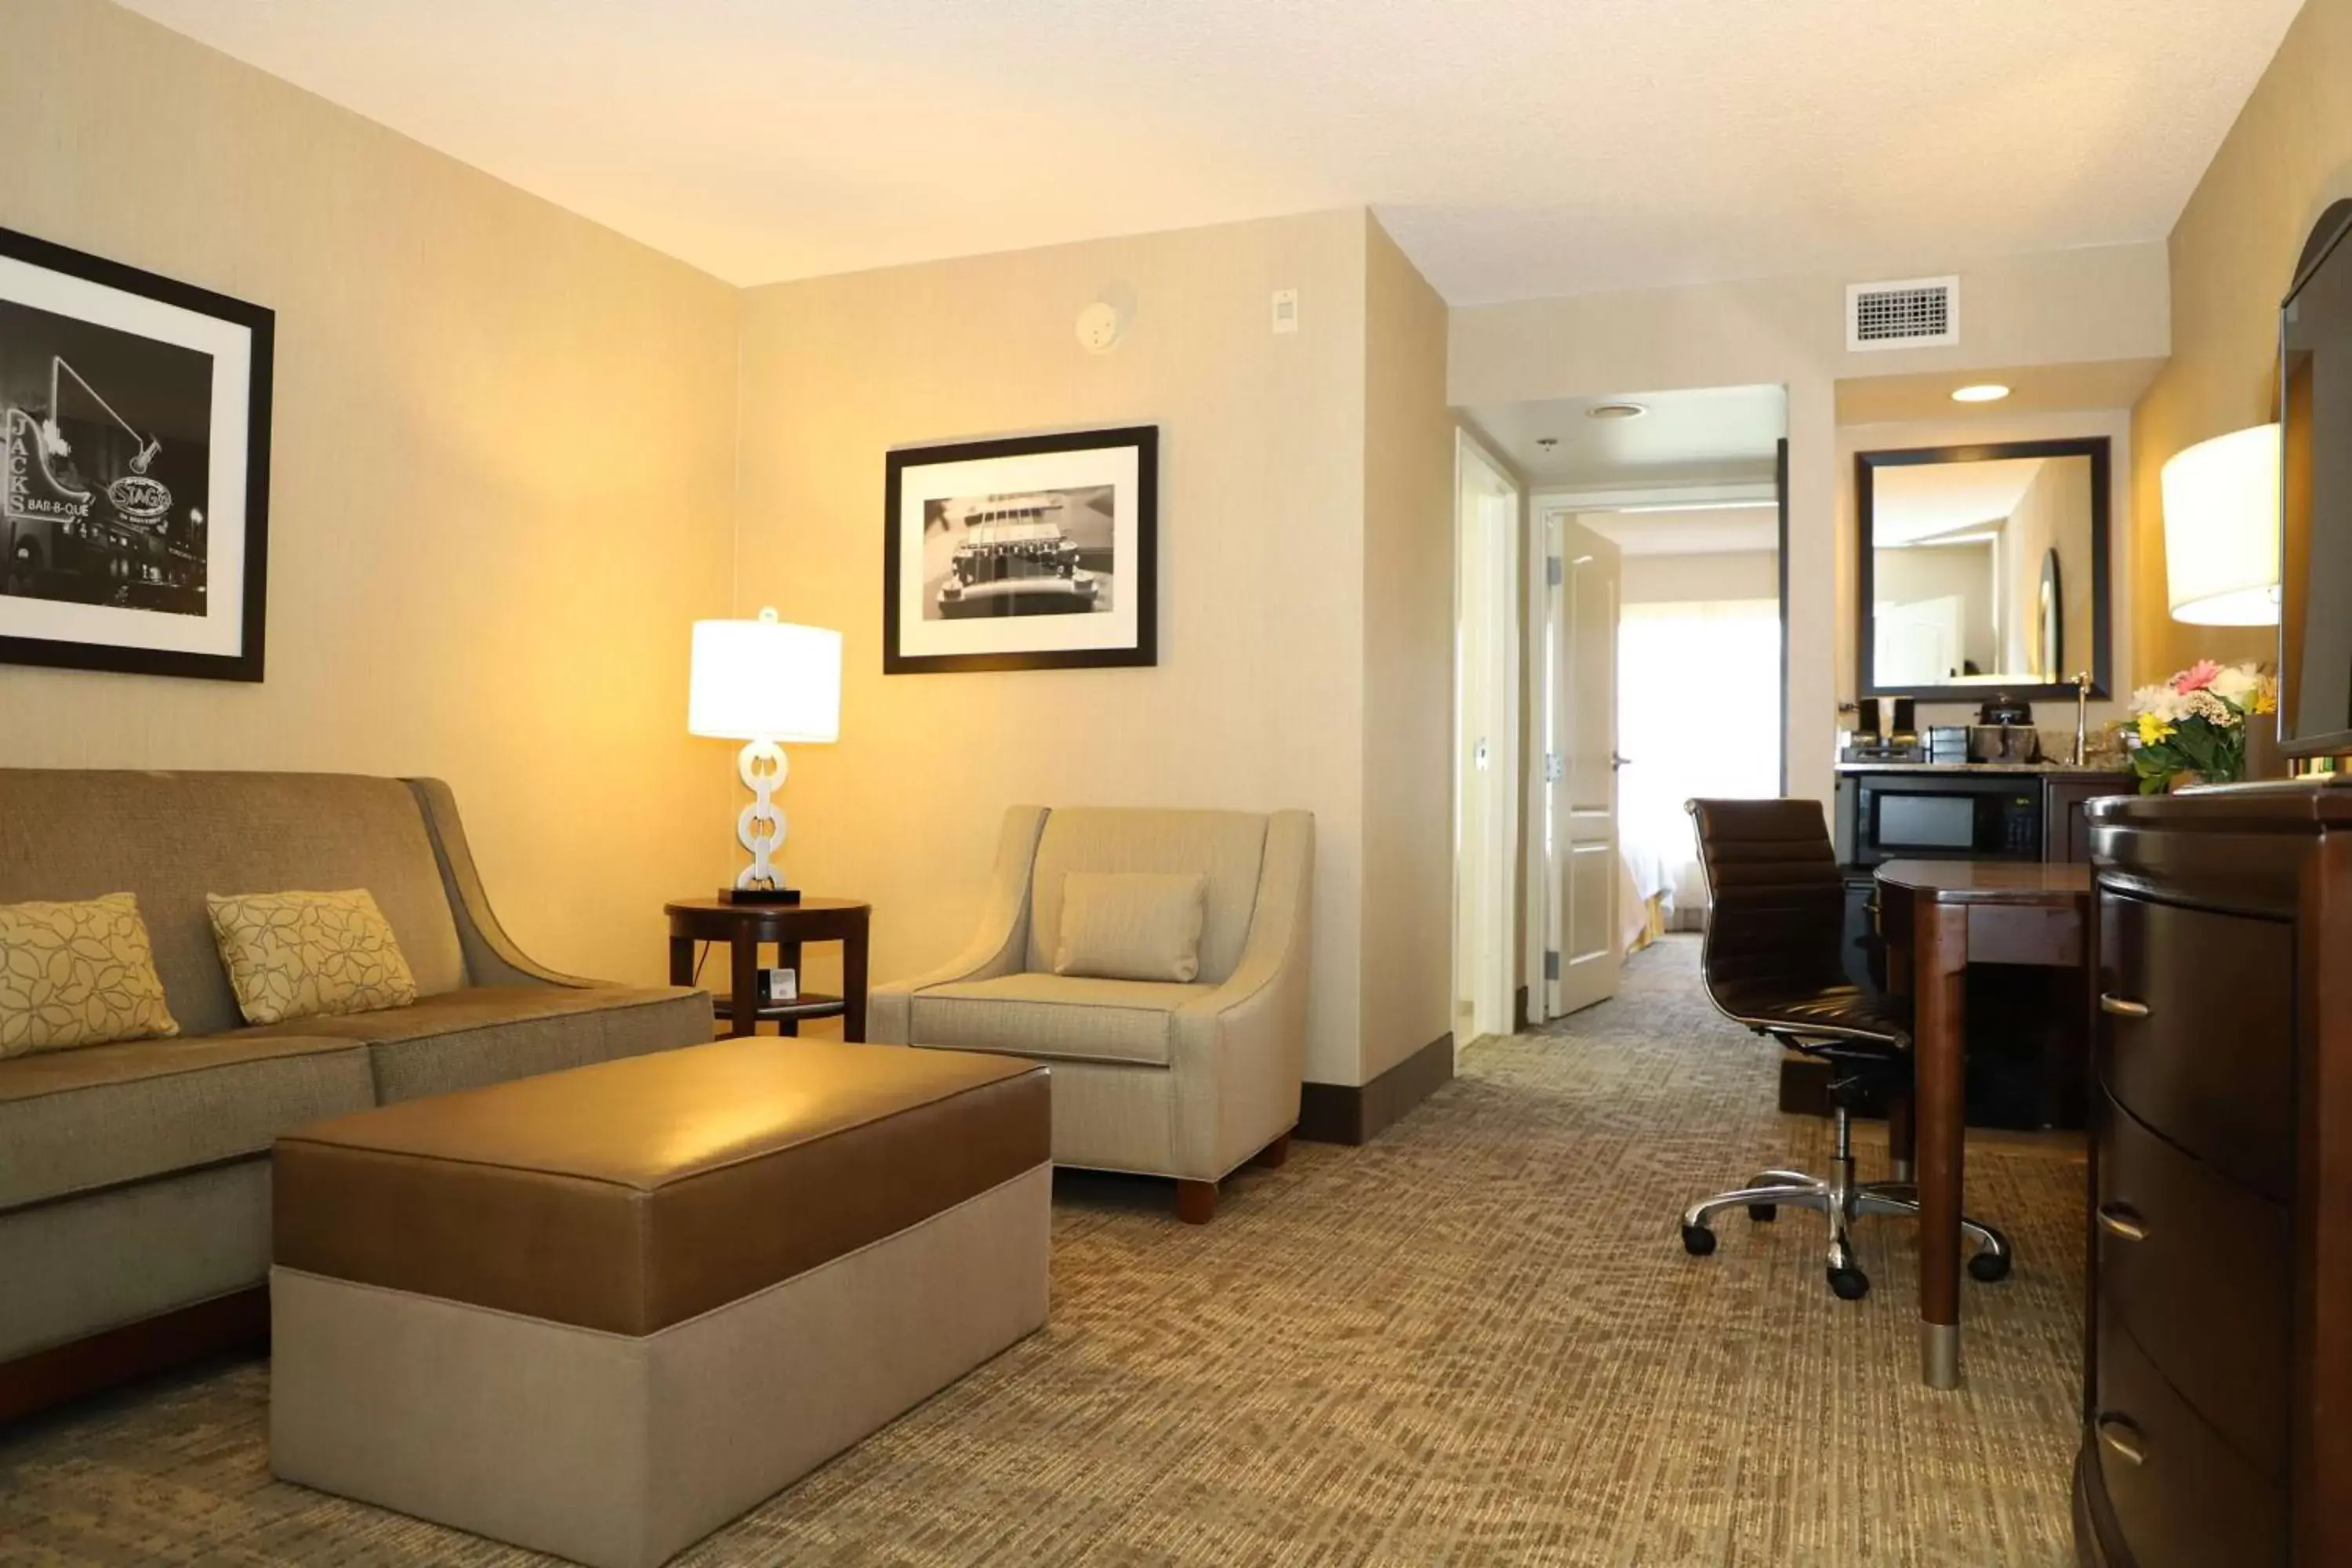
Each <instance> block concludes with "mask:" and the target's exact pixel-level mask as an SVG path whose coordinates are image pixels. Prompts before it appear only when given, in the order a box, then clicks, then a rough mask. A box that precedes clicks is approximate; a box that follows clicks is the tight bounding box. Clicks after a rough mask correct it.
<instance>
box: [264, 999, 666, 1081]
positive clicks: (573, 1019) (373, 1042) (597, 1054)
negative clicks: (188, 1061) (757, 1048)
mask: <svg viewBox="0 0 2352 1568" xmlns="http://www.w3.org/2000/svg"><path fill="white" fill-rule="evenodd" d="M238 1034H239V1035H240V1036H241V1037H268V1036H274V1035H279V1034H285V1035H327V1036H332V1037H335V1038H337V1039H344V1040H356V1041H362V1042H364V1043H365V1044H366V1046H367V1048H368V1050H369V1053H370V1054H371V1056H372V1057H373V1060H374V1067H375V1095H376V1100H378V1101H379V1102H380V1103H382V1104H385V1105H389V1104H391V1103H392V1102H393V1101H394V1100H415V1099H417V1098H418V1097H420V1096H422V1095H428V1094H450V1093H454V1092H455V1091H457V1090H458V1089H478V1088H480V1087H481V1086H483V1085H484V1084H490V1083H499V1082H503V1081H504V1080H506V1079H510V1078H528V1077H530V1076H532V1075H534V1074H538V1073H543V1072H561V1071H562V1070H563V1069H564V1068H576V1067H586V1066H588V1065H589V1064H590V1063H592V1062H604V1061H612V1060H614V1059H615V1058H620V1057H634V1056H642V1055H644V1054H645V1053H646V1052H647V1051H662V1050H668V1049H671V1048H672V1047H677V1046H693V1045H702V1044H706V1043H708V1042H709V1039H710V1035H711V1022H710V998H709V995H708V994H706V993H703V992H700V991H694V990H689V989H688V988H687V987H685V986H678V985H658V986H630V985H578V986H572V985H468V986H466V987H464V988H462V989H460V990H457V991H445V992H442V993H441V994H439V995H436V996H422V997H419V998H418V999H417V1000H416V1001H415V1003H414V1004H413V1005H409V1006H406V1007H392V1008H387V1009H385V1010H383V1011H382V1012H377V1013H347V1014H343V1015H341V1016H335V1017H326V1018H298V1019H290V1020H289V1021H288V1022H286V1023H283V1024H271V1025H268V1026H264V1027H261V1028H257V1029H244V1030H239V1031H238Z"/></svg>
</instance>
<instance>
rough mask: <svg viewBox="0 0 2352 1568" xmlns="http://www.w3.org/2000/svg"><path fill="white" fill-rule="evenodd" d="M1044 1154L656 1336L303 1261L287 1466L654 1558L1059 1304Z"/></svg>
mask: <svg viewBox="0 0 2352 1568" xmlns="http://www.w3.org/2000/svg"><path fill="white" fill-rule="evenodd" d="M1052 1192H1053V1188H1052V1176H1051V1171H1050V1168H1049V1167H1047V1166H1045V1165H1039V1166H1037V1167H1035V1168H1034V1169H1033V1170H1030V1171H1028V1172H1026V1173H1023V1174H1021V1175H1019V1176H1016V1177H1014V1178H1013V1180H1011V1181H1009V1182H1006V1183H1004V1184H1002V1185H1000V1186H997V1187H994V1188H992V1189H991V1190H989V1191H988V1192H985V1193H982V1194H980V1195H979V1196H977V1197H974V1198H971V1199H968V1200H967V1201H965V1202H963V1203H961V1204H959V1205H957V1206H955V1207H954V1208H951V1209H949V1210H947V1211H946V1212H944V1213H942V1214H939V1215H933V1216H932V1217H930V1218H929V1219H927V1220H924V1221H922V1222H921V1223H920V1224H918V1225H914V1226H908V1228H907V1229H905V1230H902V1231H899V1232H898V1233H897V1234H896V1235H893V1236H890V1237H886V1238H885V1239H883V1240H881V1241H878V1242H876V1243H875V1244H874V1245H872V1246H870V1247H865V1248H863V1249H861V1250H859V1251H856V1252H853V1253H850V1254H848V1255H846V1256H845V1257H842V1258H835V1259H834V1260H833V1261H832V1262H830V1263H827V1264H824V1266H822V1267H821V1268H814V1269H811V1270H810V1271H808V1272H807V1273H805V1274H802V1275H799V1276H797V1277H796V1278H794V1279H787V1280H784V1281H783V1282H782V1283H781V1284H778V1285H774V1286H772V1287H770V1288H769V1289H765V1290H762V1291H760V1292H759V1293H757V1294H756V1295H751V1296H747V1297H745V1298H744V1299H743V1300H739V1301H734V1302H730V1304H728V1305H727V1306H724V1307H720V1308H719V1309H717V1310H713V1311H710V1312H706V1313H704V1314H703V1315H702V1316H700V1317H698V1318H693V1319H689V1320H688V1321H685V1322H682V1323H677V1324H674V1325H672V1326H671V1327H669V1328H667V1329H664V1330H662V1331H659V1332H657V1333H655V1334H651V1335H647V1336H646V1337H644V1338H642V1339H639V1338H632V1337H630V1336H627V1335H622V1334H612V1333H603V1332H598V1331H593V1330H588V1329H581V1328H575V1327H572V1326H571V1325H568V1324H563V1323H554V1322H549V1321H543V1320H541V1319H537V1318H523V1317H517V1316H514V1315H512V1314H509V1313H504V1312H497V1311H491V1310H486V1309H483V1308H479V1307H473V1306H467V1305H464V1304H462V1303H458V1302H455V1301H446V1300H439V1299H437V1298H434V1297H428V1296H417V1295H411V1294H407V1293H405V1292H402V1291H397V1290H385V1289H378V1288H376V1287H373V1286H366V1285H354V1284H351V1283H349V1282H347V1281H343V1280H339V1279H326V1278H324V1277H322V1276H320V1275H316V1274H309V1273H304V1272H301V1271H299V1270H296V1269H291V1268H277V1269H274V1270H273V1271H272V1272H271V1275H270V1281H269V1290H270V1310H271V1335H272V1341H273V1350H272V1358H271V1368H270V1401H269V1426H270V1433H269V1455H270V1468H271V1469H272V1470H274V1471H275V1472H276V1473H277V1474H278V1476H279V1477H281V1478H283V1479H287V1480H289V1481H297V1482H299V1483H301V1484H302V1485H305V1486H311V1487H317V1488H319V1489H321V1490H323V1491H330V1492H335V1493H339V1494H341V1495H342V1496H344V1497H350V1498H356V1499H359V1500H362V1501H363V1502H371V1503H376V1504H380V1505H381V1506H383V1507H385V1508H391V1509H397V1510H400V1511H402V1512H404V1513H410V1514H415V1515H416V1516H417V1517H418V1518H421V1519H428V1520H432V1521H436V1522H438V1523H442V1524H449V1525H455V1526H457V1528H458V1529H461V1530H467V1531H473V1532H474V1533H475V1534H478V1535H486V1536H490V1537H492V1538H494V1539H497V1540H499V1541H506V1542H512V1543H514V1544H516V1545H519V1546H528V1547H531V1548H534V1549H536V1550H538V1551H541V1552H555V1553H558V1554H560V1555H562V1556H565V1557H571V1558H574V1559H576V1560H578V1561H580V1562H582V1563H590V1564H593V1565H594V1568H650V1565H651V1564H654V1563H661V1562H663V1561H664V1560H666V1559H667V1558H668V1557H670V1556H671V1555H672V1554H674V1553H676V1552H678V1551H680V1550H682V1549H683V1548H685V1547H687V1546H688V1545H690V1544H692V1543H693V1542H695V1541H697V1540H698V1539H700V1538H701V1537H702V1536H704V1535H707V1534H708V1533H709V1532H710V1531H712V1530H715V1529H717V1528H718V1527H719V1525H722V1524H724V1523H726V1522H727V1521H729V1520H731V1519H733V1518H735V1517H736V1516H737V1515H739V1514H740V1513H742V1512H743V1511H744V1510H747V1509H749V1508H751V1506H752V1505H754V1504H756V1503H758V1502H760V1501H761V1500H762V1499H764V1498H766V1497H768V1496H769V1495H770V1494H772V1493H773V1492H775V1491H777V1490H778V1489H781V1488H782V1487H784V1486H786V1485H788V1484H790V1483H791V1482H793V1480H795V1479H799V1478H800V1477H801V1476H803V1475H805V1474H806V1473H807V1472H808V1471H810V1470H812V1469H814V1468H816V1467H817V1466H818V1465H820V1464H823V1463H824V1461H825V1460H826V1459H828V1458H832V1457H833V1456H834V1455H835V1454H837V1453H839V1452H841V1451H842V1450H843V1449H844V1448H846V1447H849V1446H850V1445H851V1444H853V1443H856V1441H857V1440H858V1439H859V1438H861V1437H863V1436H866V1435H867V1434H868V1433H870V1432H873V1431H874V1430H876V1429H877V1428H878V1427H880V1426H883V1425H884V1424H886V1423H887V1422H888V1421H889V1420H891V1419H892V1418H893V1417H894V1416H897V1415H899V1414H900V1413H902V1412H904V1411H906V1410H908V1409H910V1408H912V1407H913V1406H914V1405H919V1404H920V1403H921V1402H922V1401H923V1400H925V1399H926V1398H928V1397H929V1396H930V1395H931V1394H936V1393H938V1392H939V1391H940V1389H942V1388H944V1387H946V1386H947V1385H948V1384H950V1383H953V1382H954V1381H955V1380H956V1379H957V1378H959V1377H961V1376H962V1375H963V1374H964V1373H967V1372H970V1371H971V1369H972V1368H973V1367H975V1366H978V1365H979V1364H980V1363H982V1362H983V1361H986V1360H987V1359H988V1358H989V1357H991V1356H992V1355H994V1354H995V1353H996V1352H999V1351H1001V1350H1003V1349H1004V1348H1005V1347H1006V1346H1007V1345H1010V1344H1012V1343H1013V1342H1014V1341H1016V1340H1018V1339H1020V1338H1021V1337H1022V1336H1023V1335H1024V1334H1027V1333H1029V1332H1031V1331H1033V1330H1034V1329H1036V1328H1038V1327H1040V1326H1041V1325H1043V1324H1044V1322H1045V1307H1046V1289H1047V1287H1046V1268H1047V1248H1048V1241H1049V1235H1050V1229H1051V1223H1052V1222H1051V1200H1052Z"/></svg>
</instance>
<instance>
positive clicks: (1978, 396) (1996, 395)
mask: <svg viewBox="0 0 2352 1568" xmlns="http://www.w3.org/2000/svg"><path fill="white" fill-rule="evenodd" d="M2008 395H2009V388H2007V387H2005V386H2003V385H2001V384H2000V383H1999V382H1997V381H1988V382H1983V383H1981V384H1978V385H1975V386H1964V387H1962V388H1960V389H1959V390H1958V392H1955V393H1954V394H1952V401H1953V402H1955V403H1999V402H2000V400H2001V399H2002V398H2004V397H2007V396H2008Z"/></svg>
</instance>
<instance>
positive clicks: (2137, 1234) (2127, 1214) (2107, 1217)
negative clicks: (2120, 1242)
mask: <svg viewBox="0 0 2352 1568" xmlns="http://www.w3.org/2000/svg"><path fill="white" fill-rule="evenodd" d="M2099 1228H2100V1229H2101V1230H2104V1231H2105V1232H2106V1233H2107V1234H2108V1235H2109V1236H2119V1237H2123V1238H2124V1239H2125V1240H2126V1241H2146V1240H2147V1221H2146V1220H2143V1219H2142V1218H2140V1216H2139V1215H2138V1214H2137V1211H2135V1210H2134V1209H2133V1208H2132V1207H2131V1205H2128V1204H2101V1205H2099Z"/></svg>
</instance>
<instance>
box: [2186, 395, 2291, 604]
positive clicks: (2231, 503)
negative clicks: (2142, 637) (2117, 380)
mask: <svg viewBox="0 0 2352 1568" xmlns="http://www.w3.org/2000/svg"><path fill="white" fill-rule="evenodd" d="M2164 570H2165V580H2166V584H2165V585H2166V588H2167V595H2166V596H2167V598H2168V600H2169V601H2170V603H2171V606H2172V618H2173V619H2174V620H2176V621H2188V622H2189V623H2191V624H2193V625H2197V626H2275V625H2277V624H2278V616H2279V427H2278V426H2275V425H2256V426H2252V427H2250V428H2248V429H2244V430H2234V431H2231V433H2230V434H2229V435H2227V436H2216V437H2214V438H2213V439H2211V440H2210V441H2200V442H2199V443H2198V444H2197V445H2196V446H2194V447H2189V448H2188V449H2187V450H2186V451H2183V452H2180V453H2178V454H2176V455H2175V456H2174V457H2173V458H2172V460H2171V461H2169V462H2168V463H2166V464H2165V465H2164Z"/></svg>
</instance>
